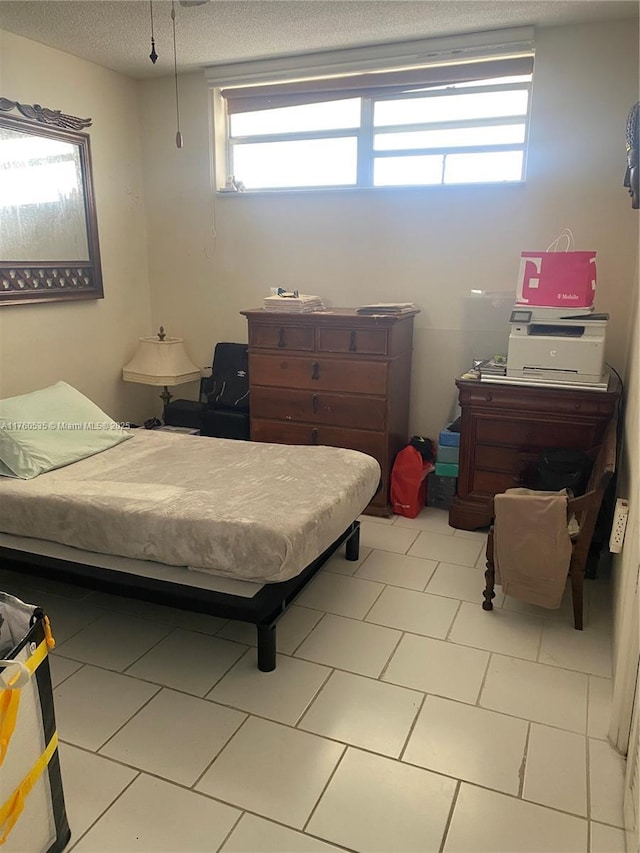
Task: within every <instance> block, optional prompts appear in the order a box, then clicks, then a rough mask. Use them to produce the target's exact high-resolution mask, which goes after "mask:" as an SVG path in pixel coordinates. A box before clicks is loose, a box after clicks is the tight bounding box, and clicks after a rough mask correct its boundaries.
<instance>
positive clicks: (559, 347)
mask: <svg viewBox="0 0 640 853" xmlns="http://www.w3.org/2000/svg"><path fill="white" fill-rule="evenodd" d="M608 319H609V315H608V314H594V313H592V312H590V311H589V309H567V308H536V307H533V306H532V307H522V306H519V305H516V306H515V307H514V309H513V311H512V312H511V317H510V320H509V322H510V325H511V332H510V334H509V349H508V354H507V377H513V378H517V379H530V380H535V379H539V380H542V381H544V382H561V383H565V382H568V383H572V382H574V383H582V384H583V385H584V384H590V383H593V384H596V383H600V382H601V381H602V376H603V372H604V344H605V334H606V328H607V321H608Z"/></svg>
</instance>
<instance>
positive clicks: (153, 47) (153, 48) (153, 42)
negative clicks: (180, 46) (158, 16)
mask: <svg viewBox="0 0 640 853" xmlns="http://www.w3.org/2000/svg"><path fill="white" fill-rule="evenodd" d="M149 13H150V15H151V53H150V54H149V59H150V60H151V61H152V62H153V64H154V65H155V64H156V60H157V59H158V54H157V53H156V40H155V38H154V33H153V0H149Z"/></svg>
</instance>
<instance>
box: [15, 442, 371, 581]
mask: <svg viewBox="0 0 640 853" xmlns="http://www.w3.org/2000/svg"><path fill="white" fill-rule="evenodd" d="M379 479H380V467H379V465H378V463H377V462H376V460H375V459H373V458H372V457H370V456H367V455H365V454H363V453H359V452H357V451H353V450H343V449H339V448H331V447H299V446H295V447H293V446H285V445H279V444H263V443H260V442H247V441H232V440H227V439H217V438H205V437H199V436H190V435H180V434H177V435H176V434H174V433H168V432H162V431H148V430H136V431H134V435H133V438H132V439H130V440H129V441H125V442H123V443H122V444H119V445H117V446H116V447H113V448H111V449H109V450H105V451H104V452H102V453H99V454H97V455H95V456H92V457H90V458H88V459H83V460H82V461H80V462H75V463H73V464H72V465H68V466H66V467H65V468H60V469H58V470H56V471H51V472H49V473H46V474H41V475H40V476H39V477H36V478H35V479H33V480H14V479H9V478H6V477H0V531H2V532H3V533H12V534H15V535H18V536H31V537H34V538H37V539H45V540H48V541H52V542H59V543H62V544H64V545H70V546H72V547H76V548H83V549H85V550H88V551H95V552H98V553H102V554H117V555H122V556H125V557H133V558H137V559H143V560H155V561H158V562H161V563H166V564H168V565H172V566H188V567H190V568H194V569H198V570H202V571H207V572H212V573H214V574H219V575H233V576H235V577H241V578H247V579H252V580H261V581H267V582H274V581H283V580H287V579H288V578H291V577H294V576H295V575H296V574H298V573H299V572H300V571H301V570H302V569H303V568H304V567H305V566H307V565H308V564H309V563H311V562H312V561H313V560H314V559H315V558H316V557H317V556H319V555H320V554H321V553H322V552H323V551H324V550H325V549H326V548H327V547H328V546H329V545H330V544H331V543H332V542H334V541H335V540H336V539H337V538H338V536H339V535H340V534H341V533H342V532H343V531H344V530H346V528H347V527H348V526H349V524H350V523H351V522H352V521H353V520H354V519H355V518H357V516H358V515H359V514H360V513H361V512H362V510H363V509H364V508H365V507H366V505H367V504H368V503H369V501H370V500H371V498H372V497H373V495H374V494H375V491H376V489H377V487H378V483H379Z"/></svg>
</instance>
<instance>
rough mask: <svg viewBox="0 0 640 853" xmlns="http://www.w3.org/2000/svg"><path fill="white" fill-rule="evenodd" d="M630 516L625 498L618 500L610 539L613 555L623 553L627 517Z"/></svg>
mask: <svg viewBox="0 0 640 853" xmlns="http://www.w3.org/2000/svg"><path fill="white" fill-rule="evenodd" d="M628 515H629V503H628V502H627V501H626V500H625V499H624V498H617V500H616V509H615V512H614V514H613V526H612V528H611V536H610V537H609V550H610V551H611V553H612V554H619V553H620V551H622V543H623V542H624V532H625V530H626V528H627V517H628Z"/></svg>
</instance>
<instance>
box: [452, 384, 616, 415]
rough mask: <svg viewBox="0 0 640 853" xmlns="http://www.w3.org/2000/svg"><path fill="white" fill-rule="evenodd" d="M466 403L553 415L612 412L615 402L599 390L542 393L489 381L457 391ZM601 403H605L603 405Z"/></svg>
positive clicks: (533, 389) (532, 389)
mask: <svg viewBox="0 0 640 853" xmlns="http://www.w3.org/2000/svg"><path fill="white" fill-rule="evenodd" d="M460 398H461V402H462V400H463V398H464V404H465V405H471V406H474V407H476V408H477V409H494V408H495V409H507V410H510V411H513V410H514V409H517V410H518V411H520V412H535V413H536V414H537V415H540V414H541V413H543V412H545V411H546V412H549V413H550V414H553V415H560V414H567V415H576V414H579V415H597V414H598V413H599V412H606V411H611V412H613V408H614V403H612V401H611V400H608V399H606V398H604V395H603V394H602V392H598V391H594V392H591V394H590V395H589V392H580V391H571V390H569V391H556V392H555V394H554V391H553V390H551V391H549V390H547V389H545V391H544V392H543V393H542V394H541V393H540V389H536V388H524V389H523V388H522V386H518V385H514V386H504V387H503V386H500V387H499V388H497V389H496V387H495V385H494V386H492V385H491V383H490V382H484V383H482V382H481V383H478V384H477V387H474V388H472V389H471V390H468V389H466V388H465V390H464V392H463V393H461V395H460ZM603 404H604V405H603Z"/></svg>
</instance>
